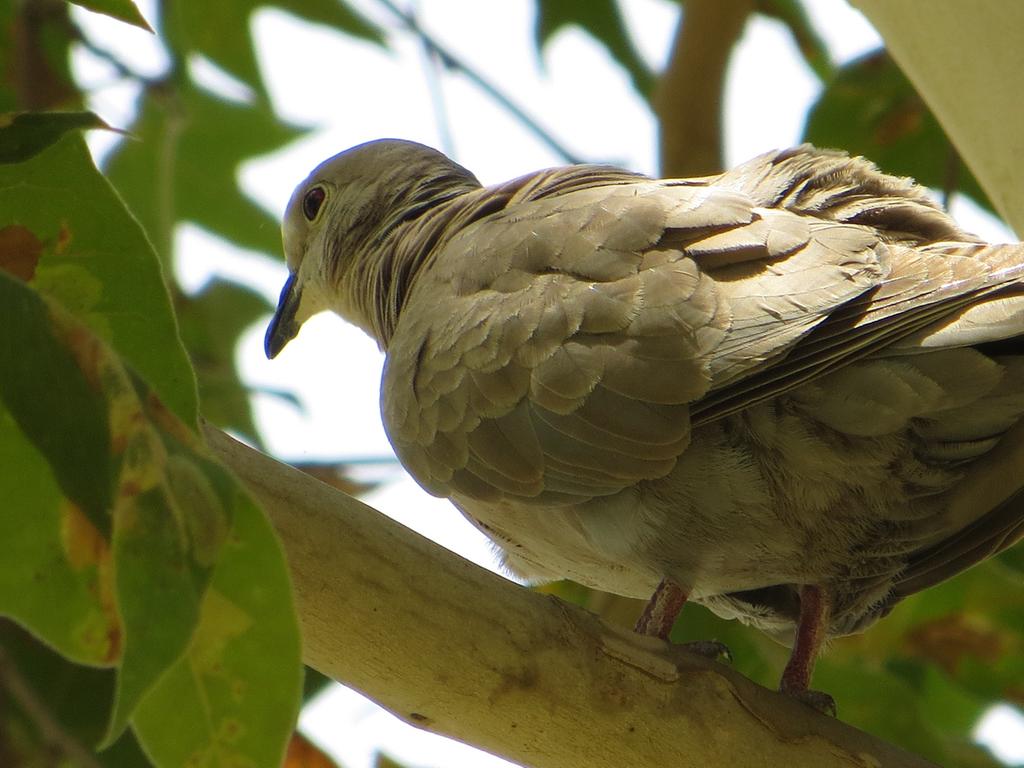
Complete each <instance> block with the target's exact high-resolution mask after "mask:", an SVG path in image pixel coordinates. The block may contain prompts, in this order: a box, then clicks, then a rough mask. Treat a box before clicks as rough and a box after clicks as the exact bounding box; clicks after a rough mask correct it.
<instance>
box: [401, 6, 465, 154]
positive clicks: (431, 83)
mask: <svg viewBox="0 0 1024 768" xmlns="http://www.w3.org/2000/svg"><path fill="white" fill-rule="evenodd" d="M409 16H410V18H415V11H410V12H409ZM420 43H421V45H422V48H423V75H424V78H425V79H426V81H427V90H428V91H429V92H430V103H431V106H433V108H434V119H435V120H436V121H437V133H438V136H439V137H440V140H441V151H442V152H444V153H445V154H446V155H452V156H454V155H455V142H454V140H453V139H452V126H451V120H450V119H449V116H448V109H447V106H446V104H445V100H444V90H443V88H442V83H441V77H440V72H439V71H438V69H439V67H438V65H439V64H443V62H442V61H441V59H440V58H439V57H438V55H437V53H436V52H435V51H434V49H433V48H431V47H430V45H429V44H428V43H427V42H426V41H425V40H424V39H423V38H422V37H421V38H420Z"/></svg>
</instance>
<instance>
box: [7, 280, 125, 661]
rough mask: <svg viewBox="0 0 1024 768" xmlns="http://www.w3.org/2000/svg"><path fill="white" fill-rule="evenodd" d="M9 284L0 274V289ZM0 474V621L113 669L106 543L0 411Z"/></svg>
mask: <svg viewBox="0 0 1024 768" xmlns="http://www.w3.org/2000/svg"><path fill="white" fill-rule="evenodd" d="M10 281H11V279H10V278H8V277H5V276H4V275H3V274H2V273H0V285H6V284H7V283H8V282H10ZM24 290H26V291H27V289H24ZM5 303H6V302H5ZM43 364H45V363H43ZM6 370H7V369H4V371H5V375H6ZM0 466H2V467H3V468H4V470H3V471H2V472H0V498H2V499H3V500H4V503H3V504H0V541H3V542H4V551H5V552H7V553H17V555H16V556H14V555H13V554H8V556H6V557H5V561H4V567H3V568H0V615H4V616H10V617H12V618H14V619H15V620H16V621H18V623H19V624H21V625H23V626H25V627H26V628H28V629H29V630H31V631H32V632H33V633H34V634H35V635H37V636H38V637H41V638H43V639H45V640H46V642H47V643H48V644H50V645H51V646H52V647H53V648H55V649H57V650H58V651H59V652H60V653H61V654H63V655H64V656H66V657H68V658H69V659H72V660H74V661H77V662H80V663H82V664H92V665H95V666H103V665H105V666H109V665H111V664H114V663H115V662H116V661H117V659H118V657H119V656H120V638H121V628H120V622H119V620H118V618H117V614H116V610H115V607H114V598H113V572H112V560H111V558H110V551H109V546H108V543H107V539H106V538H104V537H103V535H102V534H101V533H100V532H99V530H98V529H97V528H96V526H94V525H93V524H92V523H91V522H90V521H89V519H88V518H87V517H85V515H83V514H82V513H81V511H80V510H79V509H78V508H77V507H75V506H74V505H72V504H71V503H69V502H68V501H67V500H66V499H65V498H64V496H63V494H62V493H61V491H60V487H59V486H58V485H57V483H56V481H55V478H54V473H53V471H52V470H51V468H50V465H49V464H48V463H47V461H46V459H45V458H44V457H43V455H42V454H41V453H40V452H39V451H38V450H37V449H36V447H35V446H34V445H33V444H32V443H31V442H30V441H29V440H28V438H27V437H25V435H24V433H23V432H22V431H21V429H20V428H19V427H18V425H17V423H16V422H15V420H14V418H13V417H12V416H11V414H10V413H9V412H8V411H7V410H6V409H4V408H2V407H0ZM102 481H103V479H102V478H100V479H99V482H101V483H102Z"/></svg>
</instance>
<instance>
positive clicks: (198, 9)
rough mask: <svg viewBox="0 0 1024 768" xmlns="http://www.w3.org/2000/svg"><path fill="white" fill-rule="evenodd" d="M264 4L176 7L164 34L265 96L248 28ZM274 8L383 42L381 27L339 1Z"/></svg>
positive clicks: (281, 1) (294, 0)
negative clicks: (227, 31)
mask: <svg viewBox="0 0 1024 768" xmlns="http://www.w3.org/2000/svg"><path fill="white" fill-rule="evenodd" d="M262 5H264V3H260V2H257V1H256V0H218V2H215V3H207V2H198V1H197V0H185V1H184V2H180V3H174V5H173V6H171V7H170V10H169V15H168V18H167V34H168V37H169V38H170V40H171V41H172V44H175V47H176V48H178V49H179V50H180V51H181V52H182V53H185V52H188V51H194V52H197V53H201V54H202V55H204V56H206V57H207V58H209V59H210V61H212V62H213V63H214V64H216V65H217V66H219V67H221V68H222V69H223V70H224V71H225V72H227V73H229V74H231V75H233V76H234V77H237V78H238V79H239V80H241V81H242V82H244V83H245V84H246V85H248V86H250V87H252V88H253V89H255V90H256V91H257V92H259V93H264V92H265V89H264V87H263V81H262V78H261V77H260V71H259V66H258V64H257V59H256V53H255V50H254V47H253V40H252V34H251V30H250V19H251V16H252V13H253V11H254V10H256V9H257V8H259V7H260V6H262ZM273 5H274V7H276V8H279V9H281V10H284V11H289V12H291V13H293V14H294V15H295V16H297V17H298V18H300V19H305V20H306V21H310V22H314V23H319V24H325V25H327V26H330V27H333V28H334V29H336V30H338V31H339V32H342V33H344V34H346V35H352V36H354V37H358V38H362V39H365V40H370V41H372V42H375V43H382V42H383V34H382V33H381V31H380V29H379V28H378V27H377V26H376V25H375V24H373V23H372V22H370V21H368V20H367V19H365V18H364V17H363V16H361V15H360V14H359V13H358V12H357V11H355V10H354V9H353V8H351V7H350V6H349V5H348V4H347V3H345V2H343V1H342V0H278V2H275V3H274V4H273ZM225 30H231V34H225V33H224V31H225Z"/></svg>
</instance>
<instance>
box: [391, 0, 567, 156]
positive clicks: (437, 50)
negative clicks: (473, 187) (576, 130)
mask: <svg viewBox="0 0 1024 768" xmlns="http://www.w3.org/2000/svg"><path fill="white" fill-rule="evenodd" d="M377 1H378V2H379V3H380V4H381V5H383V6H384V7H385V8H387V9H388V11H389V12H390V13H392V14H393V15H394V16H395V18H397V19H398V20H399V21H400V22H401V23H402V25H403V26H404V27H405V28H406V29H408V30H409V31H410V32H412V33H413V34H414V35H416V36H417V37H418V38H419V39H420V41H421V43H422V44H423V47H424V48H425V49H426V50H428V51H430V52H431V53H432V54H433V55H435V56H437V58H438V61H440V62H441V63H442V64H444V66H445V67H447V68H448V69H453V70H455V71H457V72H461V73H462V74H463V75H465V76H466V78H467V79H468V80H469V81H470V82H471V83H473V84H474V85H476V87H477V88H479V89H480V90H482V91H483V92H484V93H486V94H487V95H488V96H490V97H491V98H492V99H494V101H496V102H497V103H498V104H499V105H500V106H501V107H502V108H504V109H505V110H506V111H507V112H508V113H509V114H511V115H512V116H513V117H514V118H515V119H516V120H518V121H519V122H520V123H522V124H523V127H525V128H526V129H527V130H528V131H530V133H532V134H533V135H534V136H536V137H537V138H538V139H540V141H541V142H542V143H543V144H544V145H546V146H547V147H548V148H549V149H550V150H552V151H553V152H554V153H555V154H557V155H559V156H560V157H561V158H562V160H564V161H565V162H566V163H582V162H583V160H582V159H581V158H580V157H579V156H577V155H576V153H575V152H572V151H571V150H570V149H569V148H568V147H566V146H565V145H564V144H562V143H561V142H560V141H558V139H556V138H555V137H554V136H553V135H552V134H551V133H550V132H549V131H548V130H547V129H545V128H544V127H543V126H542V125H541V124H540V123H538V122H537V121H536V120H534V119H533V118H532V117H531V116H530V115H529V114H527V112H526V110H525V109H523V108H522V107H520V106H519V105H518V104H516V103H515V102H514V101H512V99H511V98H509V97H508V96H506V95H505V94H504V93H503V92H502V91H501V90H500V89H499V88H498V87H497V86H496V85H494V84H493V83H491V82H490V81H489V80H487V79H486V78H484V76H483V75H481V74H480V73H479V72H477V71H476V70H475V69H473V67H471V66H470V65H469V64H467V63H466V62H464V61H463V60H462V59H460V58H459V57H458V56H456V55H455V54H454V53H452V52H451V51H450V50H448V49H447V48H446V47H445V46H443V45H442V44H441V43H440V42H439V41H438V40H437V39H436V38H434V37H433V35H431V34H430V33H429V32H427V31H426V30H425V29H423V27H421V26H420V24H419V21H418V20H417V19H416V17H415V16H413V15H411V14H409V13H406V12H405V11H403V10H402V9H401V8H399V7H398V6H397V5H395V4H394V3H393V2H392V1H391V0H377Z"/></svg>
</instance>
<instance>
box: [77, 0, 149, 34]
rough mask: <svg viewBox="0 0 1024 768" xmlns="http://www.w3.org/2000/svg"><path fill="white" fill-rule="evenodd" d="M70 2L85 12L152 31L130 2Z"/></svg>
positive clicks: (85, 0) (129, 0)
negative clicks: (85, 10)
mask: <svg viewBox="0 0 1024 768" xmlns="http://www.w3.org/2000/svg"><path fill="white" fill-rule="evenodd" d="M70 2H73V3H74V4H75V5H80V6H82V7H83V8H85V9H87V10H90V11H95V12H96V13H102V14H103V15H104V16H110V17H112V18H115V19H117V20H118V21H124V22H126V23H128V24H134V25H135V26H136V27H142V29H144V30H146V31H147V32H152V31H153V28H152V27H151V26H149V22H147V21H146V19H145V18H144V17H143V16H142V13H140V12H139V9H138V8H137V7H136V5H135V3H133V2H132V0H70Z"/></svg>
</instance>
